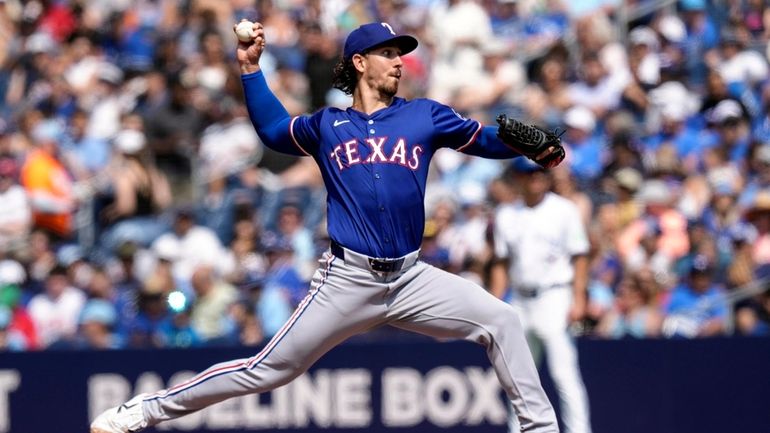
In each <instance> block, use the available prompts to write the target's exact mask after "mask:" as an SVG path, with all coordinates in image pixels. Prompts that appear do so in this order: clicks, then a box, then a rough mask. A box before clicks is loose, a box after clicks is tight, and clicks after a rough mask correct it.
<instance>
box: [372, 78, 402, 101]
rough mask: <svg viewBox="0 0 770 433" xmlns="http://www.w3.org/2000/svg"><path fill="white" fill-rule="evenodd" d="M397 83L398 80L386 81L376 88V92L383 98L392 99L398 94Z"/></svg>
mask: <svg viewBox="0 0 770 433" xmlns="http://www.w3.org/2000/svg"><path fill="white" fill-rule="evenodd" d="M398 81H399V80H392V81H391V80H388V81H386V82H384V83H382V84H380V85H379V86H377V91H378V92H379V93H380V94H381V95H383V96H386V97H388V98H392V97H394V96H396V93H398Z"/></svg>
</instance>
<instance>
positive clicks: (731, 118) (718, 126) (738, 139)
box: [706, 99, 750, 166]
mask: <svg viewBox="0 0 770 433" xmlns="http://www.w3.org/2000/svg"><path fill="white" fill-rule="evenodd" d="M706 116H707V120H709V121H710V122H711V123H712V124H713V125H714V127H715V132H716V136H717V140H718V141H717V143H718V144H719V146H720V148H721V149H723V150H724V152H725V153H726V154H727V160H728V161H730V162H732V163H733V164H736V165H738V166H742V165H743V164H744V163H745V161H746V157H747V156H748V151H749V144H750V129H749V125H748V123H747V121H746V118H745V117H744V115H743V110H742V108H741V106H740V104H738V103H737V102H736V101H735V100H732V99H725V100H724V101H722V102H720V103H718V104H717V105H716V106H715V107H714V109H713V110H711V111H710V112H709V113H707V114H706Z"/></svg>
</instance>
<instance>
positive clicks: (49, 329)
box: [27, 265, 86, 348]
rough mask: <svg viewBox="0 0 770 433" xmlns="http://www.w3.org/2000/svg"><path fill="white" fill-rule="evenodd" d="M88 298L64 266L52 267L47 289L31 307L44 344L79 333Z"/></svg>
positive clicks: (45, 345)
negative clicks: (78, 328) (81, 312)
mask: <svg viewBox="0 0 770 433" xmlns="http://www.w3.org/2000/svg"><path fill="white" fill-rule="evenodd" d="M85 302H86V297H85V295H84V294H83V292H82V291H81V290H80V289H78V288H75V287H72V285H70V282H69V281H68V280H67V270H66V269H65V268H64V267H63V266H60V265H59V266H56V267H54V268H53V269H51V271H50V272H49V273H48V276H47V277H46V279H45V292H43V293H40V294H37V295H35V296H34V297H33V298H32V299H31V300H30V301H29V305H28V307H27V308H28V310H29V315H30V317H32V321H33V322H34V323H35V329H37V332H38V335H39V337H40V345H41V347H44V348H45V347H48V346H50V345H51V344H53V343H55V342H57V341H59V340H72V339H73V338H74V337H75V333H76V332H77V326H78V317H79V316H80V311H81V310H82V309H83V305H84V304H85Z"/></svg>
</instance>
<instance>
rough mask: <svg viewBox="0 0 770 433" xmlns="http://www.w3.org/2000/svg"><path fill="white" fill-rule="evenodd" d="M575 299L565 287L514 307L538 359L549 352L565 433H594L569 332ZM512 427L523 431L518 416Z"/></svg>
mask: <svg viewBox="0 0 770 433" xmlns="http://www.w3.org/2000/svg"><path fill="white" fill-rule="evenodd" d="M572 297H573V295H572V290H571V288H570V287H568V286H564V287H558V288H553V289H549V290H545V291H543V292H542V293H540V294H539V295H538V296H536V297H534V298H523V297H516V298H514V300H513V301H512V305H513V308H514V310H516V312H517V313H518V315H519V317H520V318H521V322H522V324H523V326H524V330H525V333H526V335H527V337H528V338H529V339H530V340H529V341H530V343H531V349H532V352H533V353H535V354H536V356H535V357H536V358H539V356H537V354H538V351H539V350H538V349H539V348H541V347H542V349H544V350H545V351H546V354H547V361H548V371H549V372H550V374H551V378H553V382H554V385H556V391H557V393H558V394H559V403H560V405H559V407H560V409H561V419H562V422H563V425H564V431H565V433H591V424H590V421H589V413H588V396H587V394H586V390H585V386H584V384H583V379H582V377H581V375H580V367H579V365H578V358H577V350H576V349H575V345H574V342H573V340H572V337H571V336H570V335H569V332H568V331H567V326H568V323H567V315H568V313H569V308H570V306H571V305H572ZM514 409H515V407H514ZM509 427H510V431H511V432H512V433H513V432H519V431H520V430H519V425H518V419H516V417H514V416H512V417H511V419H510V423H509Z"/></svg>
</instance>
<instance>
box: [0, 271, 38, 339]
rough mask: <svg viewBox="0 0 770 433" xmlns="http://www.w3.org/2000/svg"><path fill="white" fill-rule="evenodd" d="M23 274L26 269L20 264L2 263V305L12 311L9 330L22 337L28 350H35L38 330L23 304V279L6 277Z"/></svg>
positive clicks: (0, 292) (0, 293) (0, 290)
mask: <svg viewBox="0 0 770 433" xmlns="http://www.w3.org/2000/svg"><path fill="white" fill-rule="evenodd" d="M9 268H10V269H9ZM8 271H10V272H8ZM23 272H24V269H23V268H21V265H20V264H19V263H18V262H15V261H10V260H4V261H2V262H0V305H4V306H6V307H8V308H9V309H10V310H11V322H10V324H9V325H8V330H9V331H10V330H13V331H14V332H16V333H19V334H20V335H21V337H22V339H23V340H24V341H23V343H24V348H25V349H26V350H34V349H37V348H38V336H37V330H36V329H35V323H34V322H33V321H32V317H30V315H29V312H28V311H27V307H26V305H24V303H23V302H22V301H23V299H22V296H23V295H24V293H23V291H22V289H21V286H20V285H21V284H22V281H21V279H14V278H7V276H8V275H5V274H7V273H23Z"/></svg>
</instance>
